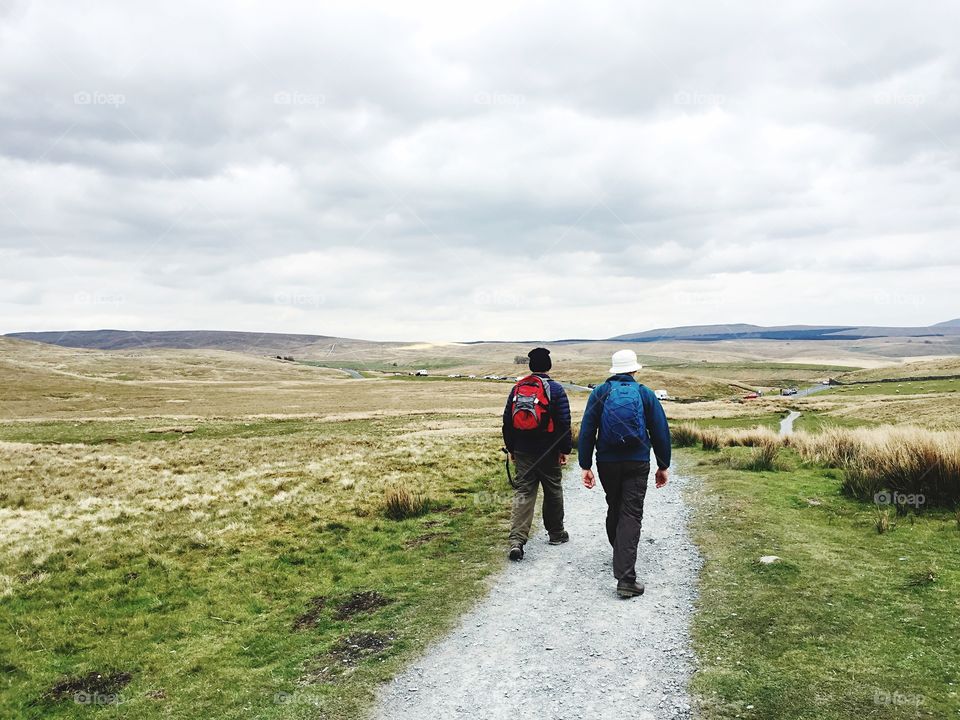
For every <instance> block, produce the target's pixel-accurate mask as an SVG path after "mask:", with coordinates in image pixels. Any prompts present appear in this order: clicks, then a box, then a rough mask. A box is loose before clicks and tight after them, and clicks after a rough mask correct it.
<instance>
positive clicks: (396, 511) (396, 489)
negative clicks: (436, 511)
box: [383, 485, 431, 520]
mask: <svg viewBox="0 0 960 720" xmlns="http://www.w3.org/2000/svg"><path fill="white" fill-rule="evenodd" d="M430 508H431V503H430V499H429V498H427V497H426V496H425V495H423V494H422V493H420V492H417V491H414V490H411V489H410V488H408V487H407V486H406V485H393V486H391V487H388V488H387V489H386V490H385V491H384V494H383V514H384V515H385V516H386V517H387V518H389V519H390V520H406V519H408V518H414V517H420V516H421V515H426V514H427V513H428V512H430Z"/></svg>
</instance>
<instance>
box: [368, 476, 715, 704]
mask: <svg viewBox="0 0 960 720" xmlns="http://www.w3.org/2000/svg"><path fill="white" fill-rule="evenodd" d="M686 482H688V481H687V480H686V479H685V478H684V477H682V476H680V475H673V474H672V473H671V478H670V482H669V483H668V484H667V485H666V487H664V488H662V489H659V490H658V489H656V488H655V487H654V484H653V475H652V474H651V476H650V480H649V489H648V490H647V498H646V505H645V508H644V522H643V533H642V536H641V539H640V548H639V552H638V559H637V576H638V579H639V580H640V581H641V582H644V583H645V584H646V594H644V595H643V596H641V597H637V598H633V599H630V600H622V599H620V598H618V597H617V595H616V592H615V588H616V580H615V579H614V578H613V575H612V572H611V549H610V544H609V543H608V541H607V537H606V533H605V531H604V524H603V523H604V516H605V512H606V502H605V500H604V496H603V491H602V489H601V488H600V485H599V483H598V484H597V487H596V488H594V489H593V490H587V489H586V488H584V487H583V485H582V484H581V481H580V469H579V468H578V467H576V464H575V463H574V464H573V466H572V467H569V468H567V469H566V470H565V471H564V483H563V489H564V505H565V510H566V520H565V524H566V528H567V530H568V531H569V532H570V535H571V540H570V542H569V543H566V544H565V545H558V546H550V545H547V538H546V533H545V532H544V531H543V529H542V526H541V525H540V521H539V510H538V512H537V519H536V520H535V521H534V530H533V531H532V532H531V535H532V537H531V540H530V541H529V542H528V543H527V546H526V557H525V558H524V559H523V560H522V561H521V562H519V563H509V562H508V561H507V560H506V550H507V542H506V532H504V538H503V547H504V565H505V567H504V568H503V570H502V572H500V573H499V574H497V575H496V576H495V578H494V580H493V581H492V583H491V588H490V591H489V594H488V595H487V596H486V597H484V598H483V599H481V600H480V601H479V602H478V603H477V605H476V606H475V607H474V608H473V609H472V610H470V611H469V612H468V613H467V614H466V615H465V616H464V617H462V618H461V619H460V621H459V622H458V624H457V625H456V627H455V628H454V630H453V631H452V632H451V633H450V634H449V635H448V636H447V637H445V638H443V639H442V640H440V641H438V642H436V643H434V644H433V645H432V646H430V647H429V648H428V649H427V651H426V654H425V655H424V656H423V657H421V658H419V659H418V660H417V661H415V662H414V663H413V665H412V666H411V667H409V668H408V669H407V670H406V671H404V672H403V673H402V674H401V675H399V676H398V677H397V678H395V679H394V680H393V681H392V682H390V683H388V684H386V685H384V686H383V688H382V689H381V691H380V694H379V697H378V706H377V709H376V711H375V712H374V717H376V718H379V719H380V720H439V719H441V718H443V719H444V720H445V719H446V718H467V719H474V718H475V719H476V720H500V718H509V719H510V720H526V719H527V718H529V719H531V720H533V719H534V718H535V719H536V720H580V719H582V720H588V719H589V720H593V719H594V718H601V717H614V715H613V713H620V714H621V715H622V716H626V717H631V718H636V719H637V720H654V719H656V720H661V719H664V718H690V717H691V716H692V715H691V707H690V705H691V703H690V697H689V694H688V692H687V682H688V680H689V678H690V676H691V674H692V673H693V670H694V654H693V651H692V649H691V646H690V634H689V627H690V619H691V616H692V614H693V602H694V600H695V597H696V579H697V573H698V571H699V568H700V562H701V561H700V555H699V553H698V551H697V549H696V546H695V545H694V544H693V542H692V541H691V539H690V536H689V533H688V529H687V524H688V518H689V509H688V508H687V506H686V504H685V503H684V501H683V498H682V494H681V493H682V490H683V486H684V485H685V483H686ZM541 496H542V492H541Z"/></svg>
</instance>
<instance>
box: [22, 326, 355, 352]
mask: <svg viewBox="0 0 960 720" xmlns="http://www.w3.org/2000/svg"><path fill="white" fill-rule="evenodd" d="M7 337H13V338H18V339H20V340H32V341H34V342H42V343H48V344H51V345H61V346H63V347H72V348H87V349H94V350H152V349H156V348H176V349H187V350H197V349H218V350H233V351H236V352H246V353H255V354H259V355H273V354H279V355H293V354H302V353H303V352H304V351H307V350H309V351H313V352H315V351H317V350H318V349H322V348H323V347H330V346H333V345H344V344H363V342H364V341H362V340H346V339H343V338H334V337H330V336H328V335H303V334H291V333H255V332H233V331H229V330H170V331H159V332H148V331H139V330H68V331H64V332H21V333H10V334H9V335H8V336H7Z"/></svg>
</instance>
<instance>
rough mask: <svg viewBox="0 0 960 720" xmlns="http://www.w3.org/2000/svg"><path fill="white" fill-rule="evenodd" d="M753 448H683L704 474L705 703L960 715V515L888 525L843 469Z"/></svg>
mask: <svg viewBox="0 0 960 720" xmlns="http://www.w3.org/2000/svg"><path fill="white" fill-rule="evenodd" d="M750 452H751V450H749V449H747V448H727V449H725V450H722V451H721V452H719V453H707V452H704V451H702V450H694V449H686V450H682V451H681V452H680V464H681V467H682V468H685V469H686V470H687V471H688V472H689V473H691V474H692V475H694V476H696V477H698V478H700V479H701V483H700V484H698V485H697V486H695V488H694V489H692V490H691V492H690V493H689V497H690V500H691V502H693V503H694V504H695V506H696V517H697V520H696V526H695V537H696V540H697V542H698V544H699V545H700V547H701V551H702V552H703V554H704V556H705V566H704V569H703V572H702V576H701V585H700V601H699V606H698V613H697V615H696V619H695V628H694V632H695V641H696V647H697V651H698V655H699V658H700V668H699V671H698V673H697V675H696V676H695V679H694V690H695V691H696V692H697V693H699V695H700V698H701V704H702V707H701V711H702V716H703V717H704V718H706V719H707V720H714V719H717V720H719V719H720V718H724V719H726V718H791V719H792V720H807V719H809V720H820V719H821V718H884V719H886V718H915V717H934V718H948V717H958V716H960V647H958V645H957V643H956V638H957V637H958V636H960V600H958V597H960V565H958V563H957V559H956V558H957V555H956V549H957V547H958V544H960V518H958V517H957V516H956V515H955V513H953V512H952V511H949V510H945V509H943V510H932V509H931V510H924V511H922V512H913V511H911V513H910V514H909V515H908V516H906V517H899V518H896V519H895V520H894V521H893V525H892V527H891V528H890V529H888V530H887V531H886V532H884V533H882V534H881V533H878V531H877V529H876V521H877V510H876V508H875V506H874V505H873V504H872V503H864V502H860V501H857V500H852V499H850V498H849V497H846V496H844V495H842V494H841V493H840V485H841V483H840V473H839V471H838V470H831V469H824V468H818V467H815V466H809V465H805V464H803V463H801V462H800V461H799V459H798V458H797V457H796V456H795V455H792V454H791V453H790V452H789V451H783V452H782V454H781V457H780V460H779V461H780V462H781V463H783V469H782V470H780V471H768V472H749V471H746V472H745V471H743V470H741V469H738V468H739V467H742V465H743V459H744V456H746V455H748V454H749V453H750ZM767 555H775V556H778V557H779V558H780V560H779V561H777V562H775V563H773V564H770V565H764V564H761V563H759V562H758V560H759V558H760V557H762V556H767Z"/></svg>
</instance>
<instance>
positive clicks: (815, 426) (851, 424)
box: [793, 410, 881, 432]
mask: <svg viewBox="0 0 960 720" xmlns="http://www.w3.org/2000/svg"><path fill="white" fill-rule="evenodd" d="M880 424H881V423H880V422H878V421H876V420H867V419H864V418H856V417H849V416H846V415H826V414H824V413H816V412H808V411H806V410H804V411H803V412H802V413H801V415H800V417H798V418H797V419H796V420H794V422H793V429H794V430H806V431H808V432H819V431H820V430H824V429H826V428H831V427H843V428H856V427H876V426H877V425H880Z"/></svg>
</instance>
